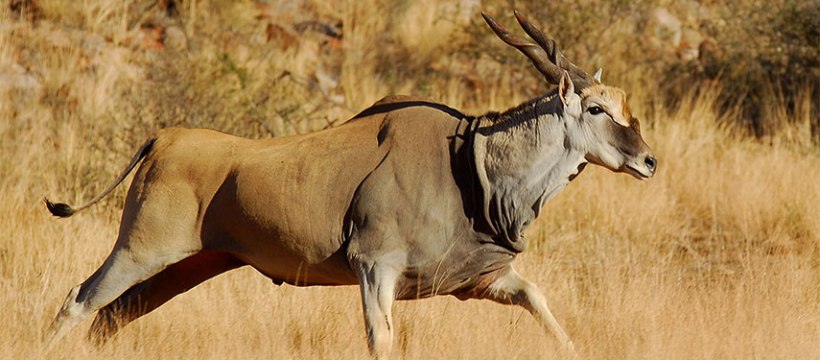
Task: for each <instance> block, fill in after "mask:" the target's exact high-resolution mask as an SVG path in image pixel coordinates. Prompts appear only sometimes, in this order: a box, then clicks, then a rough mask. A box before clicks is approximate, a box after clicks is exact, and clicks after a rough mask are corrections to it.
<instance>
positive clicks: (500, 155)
mask: <svg viewBox="0 0 820 360" xmlns="http://www.w3.org/2000/svg"><path fill="white" fill-rule="evenodd" d="M483 16H484V19H485V20H486V21H487V23H488V24H489V26H490V27H491V28H492V30H493V31H494V32H495V33H496V34H497V35H498V36H499V37H500V38H501V39H502V40H503V41H504V42H506V43H507V44H509V45H511V46H513V47H515V48H516V49H518V50H520V51H521V52H523V53H524V54H525V55H526V56H527V57H528V58H529V59H530V60H531V61H532V63H533V64H534V65H535V67H536V68H537V69H538V70H539V72H540V73H541V74H543V76H544V77H545V78H546V80H547V81H548V82H549V83H551V84H554V85H557V86H556V88H555V89H554V90H552V91H549V92H547V93H546V94H545V95H543V96H539V97H536V98H534V99H532V100H530V101H527V102H526V103H524V104H521V105H520V106H518V107H515V108H513V109H510V110H508V111H505V112H502V113H496V112H491V113H487V114H485V115H481V116H467V115H464V114H462V113H461V112H459V111H457V110H455V109H452V108H450V107H448V106H445V105H442V104H438V103H435V102H431V101H427V100H424V99H420V98H414V97H404V96H394V97H387V98H385V99H383V100H381V101H379V102H377V103H376V104H374V105H373V106H372V107H370V108H368V109H366V110H364V111H362V112H361V113H360V114H358V115H357V116H355V117H354V118H353V119H351V120H350V121H348V122H347V123H345V124H344V125H341V126H338V127H336V128H332V129H328V130H324V131H320V132H316V133H312V134H307V135H298V136H288V137H278V138H273V139H264V140H249V139H244V138H239V137H235V136H231V135H227V134H223V133H219V132H216V131H211V130H202V129H178V128H172V129H163V130H159V131H157V132H156V133H154V134H153V135H152V136H151V137H150V138H149V139H148V140H147V141H146V142H145V143H144V144H143V145H142V147H141V148H140V149H139V150H138V151H137V153H136V155H135V156H134V158H133V159H132V160H131V162H130V164H128V166H127V167H126V168H125V169H124V171H123V172H122V174H121V175H120V176H119V178H118V179H116V181H115V182H114V183H113V184H112V185H111V186H110V187H108V188H107V189H106V190H105V191H103V192H102V193H101V194H99V195H98V196H96V197H95V198H93V199H92V200H90V201H89V202H88V203H86V204H85V205H82V206H79V207H76V208H73V207H71V206H70V205H67V204H59V203H58V204H55V203H52V202H50V201H48V200H46V205H47V206H48V209H49V211H51V213H52V214H54V215H56V216H60V217H68V216H71V215H72V214H74V213H76V212H78V211H80V210H83V209H85V208H87V207H89V206H90V205H93V204H94V203H96V202H98V201H99V200H100V199H102V198H103V197H104V196H106V195H107V194H108V193H110V192H111V191H112V190H113V189H114V187H116V186H117V185H119V184H120V183H121V182H122V181H123V180H124V179H125V177H126V176H127V175H128V174H129V173H130V172H131V171H132V170H134V168H136V167H137V165H138V164H140V163H141V165H140V166H139V169H137V171H136V175H135V176H134V179H133V181H132V183H131V187H130V189H129V191H128V194H127V198H126V202H125V207H124V209H123V214H122V223H121V226H120V231H119V236H118V238H117V241H116V244H115V245H114V248H113V250H112V251H111V253H110V255H109V256H108V258H106V259H105V261H104V262H103V264H102V265H101V266H100V268H99V269H97V271H95V272H94V273H93V274H92V275H91V276H90V277H89V278H88V279H86V280H85V281H84V282H82V283H81V284H79V285H77V286H76V287H74V288H73V289H71V291H70V292H69V294H68V296H67V298H66V299H65V302H64V304H63V306H62V308H61V309H60V311H59V313H58V314H57V316H56V318H55V319H54V321H53V323H52V324H51V326H50V328H49V331H48V333H47V334H46V339H47V340H48V341H49V342H53V341H54V340H56V339H58V338H60V337H61V336H62V335H64V334H65V333H66V332H67V331H68V330H69V329H71V328H72V327H73V326H74V325H76V324H77V323H78V322H80V321H81V320H83V319H84V318H86V317H88V316H89V315H91V314H92V313H93V312H95V311H96V312H97V314H96V317H95V319H94V321H93V323H92V325H91V330H90V332H89V334H90V336H92V337H93V338H95V339H105V338H106V337H109V336H111V335H113V334H114V333H116V331H117V330H118V328H120V327H121V326H123V325H125V324H127V323H129V322H130V321H133V320H135V319H137V318H139V317H140V316H143V315H145V314H146V313H148V312H150V311H152V310H154V309H156V308H157V307H159V306H161V305H162V304H163V303H165V302H166V301H168V300H169V299H171V298H173V297H174V296H176V295H179V294H181V293H183V292H185V291H187V290H189V289H191V288H192V287H194V286H197V285H198V284H200V283H202V282H203V281H205V280H207V279H209V278H211V277H214V276H216V275H218V274H221V273H223V272H226V271H228V270H231V269H235V268H238V267H241V266H245V265H249V266H251V267H253V268H255V269H256V270H258V271H259V272H260V273H262V274H264V275H265V276H267V277H269V278H270V279H272V280H273V282H274V283H275V284H277V285H279V284H282V283H288V284H292V285H296V286H311V285H359V286H360V288H361V299H362V305H363V309H364V320H365V328H366V331H367V338H368V345H369V348H370V351H371V353H372V354H373V355H374V356H376V357H381V356H384V355H387V354H389V352H390V349H391V346H392V343H393V332H394V329H395V328H394V326H393V318H392V314H391V311H392V307H393V302H394V301H395V300H410V299H419V298H426V297H431V296H435V295H453V296H455V297H457V298H459V299H489V300H492V301H495V302H498V303H502V304H515V305H520V306H522V307H524V308H526V309H527V310H529V311H530V312H531V313H532V314H533V316H534V317H535V318H536V319H537V320H538V322H539V323H540V324H541V325H542V326H543V327H544V328H545V329H546V330H547V331H548V332H550V333H551V334H552V335H553V336H555V337H556V338H557V340H558V341H559V342H560V343H561V344H562V345H563V346H564V348H566V350H567V351H569V352H571V353H574V350H573V345H572V342H571V341H570V339H569V337H568V336H567V334H566V333H565V332H564V330H563V329H562V328H561V326H559V324H558V321H556V319H555V317H554V316H553V315H552V314H551V313H550V310H549V309H548V308H547V302H546V299H545V298H544V296H543V295H542V294H541V293H540V291H539V290H538V289H537V287H536V286H535V285H534V284H533V283H532V282H529V281H527V280H525V279H524V278H523V277H521V276H520V275H519V274H518V273H517V272H516V271H515V270H514V268H513V266H512V262H513V260H514V259H515V257H516V255H518V254H519V253H521V252H522V251H524V250H525V248H526V244H525V242H524V238H523V236H522V234H523V233H524V230H525V229H526V228H527V225H529V224H530V223H531V222H532V221H533V220H534V219H535V218H536V217H537V216H538V215H539V213H540V211H541V208H542V206H543V205H544V203H545V202H546V201H548V200H549V199H550V198H551V197H553V196H554V195H555V194H556V193H557V192H558V191H560V190H561V189H562V188H564V187H565V186H566V185H567V184H569V182H570V181H572V179H573V178H574V177H575V176H577V175H578V174H579V173H580V172H581V170H583V168H584V166H585V165H586V164H587V163H592V164H595V165H600V166H603V167H605V168H607V169H609V170H612V171H614V172H624V173H628V174H630V175H632V176H634V177H636V178H639V179H646V178H649V177H652V175H653V174H654V173H655V169H656V167H657V162H656V160H655V157H654V156H653V155H652V151H651V150H650V148H649V146H647V144H646V143H645V142H644V140H643V138H642V137H641V133H640V127H639V125H638V120H637V119H635V118H634V117H633V116H632V115H631V113H630V111H629V107H628V106H627V103H626V95H625V93H624V91H622V90H620V89H618V88H614V87H611V86H607V85H604V84H602V83H601V79H600V71H599V72H598V73H596V74H595V75H594V76H590V75H589V74H588V73H586V72H584V71H583V70H581V69H580V68H578V67H576V66H575V65H574V64H572V63H571V62H569V61H568V60H567V59H566V58H565V57H564V56H563V55H562V54H561V52H560V51H559V49H558V46H557V45H556V43H555V41H554V40H551V39H549V38H547V37H546V36H545V35H544V34H543V33H542V32H541V31H540V30H539V29H538V28H536V27H534V26H533V25H532V24H531V23H529V22H528V21H527V20H526V19H525V18H524V17H523V16H521V14H519V13H517V12H516V18H517V19H518V22H519V23H520V25H521V26H522V27H523V29H524V30H525V32H526V33H527V34H528V35H529V36H530V37H531V38H532V39H533V40H534V41H535V43H532V42H530V41H528V40H526V39H524V38H521V37H518V36H516V35H512V34H510V33H509V32H508V31H507V30H505V29H504V28H503V27H502V26H501V25H499V24H498V23H496V22H495V21H494V20H493V19H492V18H491V17H489V16H487V15H486V14H483ZM443 269H446V271H445V270H443Z"/></svg>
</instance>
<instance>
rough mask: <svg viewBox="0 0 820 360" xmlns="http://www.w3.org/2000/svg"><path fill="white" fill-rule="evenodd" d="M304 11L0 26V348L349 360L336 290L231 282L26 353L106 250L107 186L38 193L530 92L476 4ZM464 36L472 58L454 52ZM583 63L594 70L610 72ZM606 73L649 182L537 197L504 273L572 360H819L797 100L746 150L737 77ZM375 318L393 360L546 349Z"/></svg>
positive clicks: (427, 308) (610, 181)
mask: <svg viewBox="0 0 820 360" xmlns="http://www.w3.org/2000/svg"><path fill="white" fill-rule="evenodd" d="M134 4H140V2H135V3H134ZM263 4H264V3H263ZM300 4H301V5H278V4H274V5H266V6H262V5H259V4H258V3H245V2H240V3H228V4H222V3H207V2H205V3H200V2H197V1H190V2H188V1H186V2H182V3H181V5H179V11H180V13H181V15H180V16H179V17H178V18H173V17H172V18H166V17H163V16H159V15H156V19H154V20H150V21H149V20H146V19H145V16H143V14H156V11H154V10H150V9H149V10H142V9H141V8H138V6H137V5H130V4H129V5H115V4H114V3H111V2H104V1H86V2H68V1H51V2H42V3H41V4H40V8H41V12H42V14H41V15H39V16H40V17H39V19H38V20H36V21H35V22H34V23H32V22H30V21H27V20H24V19H23V20H21V19H15V16H14V13H13V12H11V11H10V10H8V9H5V10H2V11H1V12H0V20H2V21H0V25H2V27H0V90H2V92H0V199H2V203H3V205H2V206H0V294H2V295H0V319H2V322H3V326H2V327H0V358H8V359H22V358H85V359H97V358H99V359H103V358H125V359H128V358H162V359H164V358H203V359H205V358H212V359H223V358H236V359H238V358H363V357H366V356H367V348H366V340H365V335H364V326H363V323H362V315H361V310H360V308H361V306H360V301H359V297H358V291H357V289H356V288H353V287H347V288H306V289H304V288H294V287H289V286H282V287H276V286H274V285H273V284H271V283H270V281H268V280H266V278H264V277H263V276H261V275H259V274H257V273H255V272H254V271H253V270H251V269H247V268H246V269H240V270H237V271H233V272H231V273H228V274H225V275H223V276H220V277H218V278H216V279H213V280H211V281H209V282H207V283H205V284H203V285H201V286H199V287H197V288H195V289H193V290H191V291H190V292H188V293H186V294H183V295H181V296H179V297H178V298H176V299H174V300H172V301H170V302H169V303H168V304H166V305H165V306H163V307H161V308H160V309H158V310H157V311H155V312H153V313H151V314H149V315H147V316H145V317H144V318H142V319H140V320H138V321H136V322H135V323H133V324H131V325H130V326H129V327H126V328H125V329H124V330H123V331H122V332H121V333H120V335H119V336H118V337H116V338H115V339H114V340H113V341H112V342H110V343H109V344H107V345H105V346H103V347H102V348H95V347H94V346H92V345H91V344H89V343H87V342H86V341H85V339H84V330H85V328H87V326H88V325H89V321H86V322H85V323H83V324H82V325H81V326H79V327H78V328H77V329H76V330H74V331H73V332H71V333H70V334H69V335H68V336H67V337H66V338H65V339H64V340H63V341H62V342H61V343H59V344H58V345H57V346H56V347H55V348H54V349H52V350H49V351H45V350H43V349H41V347H40V343H39V338H40V336H41V335H42V333H43V332H44V330H45V328H46V327H47V324H48V322H50V320H51V318H52V317H53V316H54V314H55V313H56V311H57V310H58V308H59V306H60V304H61V302H62V301H63V299H64V296H65V294H66V293H67V292H68V290H69V289H70V288H71V287H72V286H74V285H76V284H77V283H79V282H81V281H82V280H83V279H85V278H86V277H87V276H88V275H90V274H91V273H92V272H93V271H94V269H96V268H97V267H98V266H99V264H100V263H101V262H102V260H103V259H104V258H105V256H106V255H107V253H108V251H110V248H111V246H112V245H113V241H114V238H115V236H116V229H117V226H118V221H119V211H120V209H121V208H122V202H123V198H124V196H123V194H124V188H125V187H123V188H121V189H118V190H117V191H116V192H115V194H114V195H113V196H111V197H110V198H109V199H107V200H106V201H104V202H102V203H101V204H100V205H98V206H97V207H95V208H93V209H91V210H89V211H88V212H85V213H83V214H81V215H78V216H76V217H73V218H71V219H67V220H57V219H54V218H52V217H51V216H50V215H49V214H48V213H47V211H46V210H45V207H44V206H43V204H42V198H43V197H44V196H50V197H53V198H56V199H59V200H61V201H68V202H72V203H77V202H80V201H78V200H82V199H88V198H89V197H90V196H92V195H93V194H96V193H97V192H98V191H100V190H101V189H102V188H103V187H104V186H106V185H107V184H108V183H109V181H111V179H113V177H114V176H115V174H116V173H117V172H118V171H119V170H120V169H121V168H122V166H124V164H125V163H126V162H127V161H128V159H129V158H130V156H131V154H132V152H133V151H134V149H135V148H136V146H138V144H140V143H141V141H142V138H143V137H144V136H145V134H147V133H149V132H150V131H152V130H154V129H156V128H158V127H162V126H169V125H182V126H192V127H193V126H202V127H210V128H216V129H221V130H223V131H228V132H231V133H235V134H239V135H244V136H249V137H268V136H278V135H281V134H290V133H301V132H307V131H313V130H317V129H321V128H323V127H327V126H333V125H334V124H336V123H339V122H343V121H344V119H346V118H348V117H349V116H350V115H351V114H353V113H355V112H357V111H358V110H361V109H362V108H363V107H365V106H367V105H368V104H369V103H372V102H373V101H375V100H377V99H378V98H379V97H381V96H384V95H387V94H389V93H413V94H422V95H424V96H428V97H431V98H433V99H435V100H438V101H441V102H444V103H447V104H449V105H451V106H454V107H458V108H462V109H465V110H467V111H469V112H473V113H477V112H481V111H487V110H501V109H504V108H506V107H510V106H513V105H516V104H517V103H518V102H520V101H522V100H524V99H526V98H527V97H529V96H532V95H534V94H535V93H537V91H539V90H538V89H539V86H541V87H543V85H542V84H540V82H539V81H540V80H539V79H537V78H535V77H534V76H533V74H532V73H531V72H530V71H529V70H528V67H527V64H526V62H525V60H523V59H519V60H515V61H517V62H513V63H505V62H504V61H507V60H505V59H506V58H500V57H499V56H496V55H495V54H496V53H505V54H506V53H509V54H510V55H515V56H517V54H516V53H515V52H514V50H512V49H509V48H506V47H504V46H503V45H500V44H497V45H491V44H493V43H492V42H490V41H489V40H488V39H491V38H487V39H485V38H483V37H480V38H476V36H477V35H474V34H472V33H471V32H484V33H485V35H489V31H488V30H487V29H486V28H485V27H483V26H484V25H482V24H480V23H478V22H477V21H476V19H477V18H478V11H479V10H480V8H479V7H476V8H471V9H467V10H464V9H460V8H452V6H449V5H447V4H442V3H440V2H437V1H422V2H418V3H399V5H392V6H386V5H384V4H383V3H381V2H375V3H373V4H370V3H368V4H363V3H362V2H358V1H343V2H340V3H338V4H337V5H335V7H334V8H332V9H330V10H326V9H324V7H323V6H320V5H319V4H316V3H313V2H310V1H307V2H303V3H300ZM402 4H403V5H402ZM4 6H5V5H4ZM493 9H495V8H493ZM496 10H498V11H499V12H500V11H501V9H500V8H499V9H496ZM637 10H640V9H637ZM637 10H636V11H637ZM382 12H383V13H385V14H387V15H391V16H377V15H379V14H381V13H382ZM462 12H464V13H465V14H464V15H463V16H462ZM260 14H261V15H260ZM300 14H301V15H300ZM152 16H154V15H152ZM300 16H301V17H300ZM431 18H433V19H438V20H436V21H431ZM441 18H444V19H450V20H451V21H446V22H442V21H440V19H441ZM316 19H318V20H321V22H324V23H327V24H334V22H335V21H341V22H342V23H343V31H344V36H343V38H342V39H341V40H339V39H336V38H334V37H332V36H327V35H322V34H317V32H315V31H313V32H311V31H306V32H294V31H292V30H289V29H292V28H294V27H295V26H294V24H298V23H303V22H304V21H307V20H316ZM453 19H454V20H453ZM506 19H507V20H509V18H508V17H507V18H506ZM388 20H389V21H388ZM548 20H549V19H540V22H541V23H547V22H548ZM148 23H150V24H154V25H150V24H149V25H150V26H149V25H146V24H148ZM271 24H272V25H274V26H272V27H271V26H269V25H271ZM277 26H278V27H281V28H282V29H285V30H286V31H284V32H283V31H280V30H277ZM158 28H162V29H164V30H163V31H164V33H165V35H163V36H164V37H161V40H162V41H161V42H160V45H161V48H157V44H156V42H152V41H153V40H152V39H153V38H152V36H153V35H152V34H153V33H152V31H156V30H155V29H158ZM477 29H480V31H479V30H477ZM462 30H463V31H465V33H464V34H462V33H459V31H462ZM553 30H554V31H562V30H559V29H553ZM565 31H571V30H569V29H566V30H565ZM180 34H182V37H180ZM294 34H295V35H294ZM437 34H444V35H440V36H436V35H437ZM445 35H446V36H445ZM288 36H295V37H288ZM481 36H484V35H481ZM422 38H423V39H425V41H420V40H419V39H422ZM567 38H571V35H567ZM479 40H480V41H481V44H484V41H486V44H487V45H486V46H484V45H482V46H484V47H483V48H480V49H479V50H480V51H478V52H477V53H475V54H474V53H468V52H470V51H475V46H473V47H470V46H468V45H469V44H475V41H479ZM174 41H176V42H177V43H174ZM289 41H291V42H294V43H293V44H290V43H289ZM289 44H290V45H289ZM461 49H464V50H463V51H462V50H461ZM504 56H507V55H504ZM515 56H511V57H510V58H511V59H517V58H516V57H515ZM589 58H590V59H598V58H602V59H604V60H605V61H606V62H604V60H601V62H603V63H604V64H607V63H611V64H612V68H614V69H623V68H625V66H624V63H625V62H628V61H629V60H628V59H625V58H623V57H615V56H613V57H612V58H607V57H606V56H604V55H601V54H596V55H591V56H590V57H589ZM397 59H403V60H401V61H400V62H397V61H399V60H397ZM575 62H576V63H578V64H579V65H582V66H585V67H590V68H591V67H592V66H595V65H601V63H599V62H598V60H593V61H591V62H593V63H588V62H587V61H585V60H584V59H577V60H576V61H575ZM607 68H609V67H607ZM590 70H592V69H590ZM328 79H330V80H328ZM604 79H605V80H607V79H612V80H611V83H612V84H614V85H620V86H623V87H624V88H625V89H626V90H627V92H629V93H630V94H631V98H630V103H631V104H632V106H633V110H634V111H633V112H635V113H636V114H637V115H638V116H639V118H641V119H642V121H643V124H644V128H645V130H644V133H645V135H644V137H645V138H646V140H647V142H648V143H649V144H650V145H651V146H653V148H654V149H655V152H656V155H657V157H658V159H659V160H660V170H659V172H658V174H657V176H656V177H655V178H653V179H652V180H650V181H647V182H638V181H635V180H634V179H632V178H631V177H628V176H625V175H614V174H611V173H609V172H607V171H606V170H602V169H599V168H590V169H589V170H587V171H586V172H585V173H584V175H583V176H581V177H580V178H579V179H578V180H576V181H575V182H573V183H572V185H570V186H569V187H568V188H567V189H566V190H564V191H563V192H562V193H561V194H559V195H558V196H557V197H556V198H555V199H554V200H553V201H552V202H550V203H549V204H547V205H546V208H545V210H544V212H543V215H542V216H541V218H540V219H539V220H538V222H537V223H536V224H535V225H533V226H532V227H531V229H530V230H529V234H528V238H529V239H531V240H530V243H531V247H530V249H529V250H528V251H527V252H526V253H525V254H523V255H522V256H521V257H520V259H519V260H517V261H518V268H519V272H521V273H522V274H524V275H525V276H527V277H528V278H530V279H531V280H533V281H535V282H536V283H537V284H538V285H539V286H540V287H541V288H542V289H543V290H544V292H545V293H546V294H547V298H548V299H549V300H550V306H551V308H552V309H553V311H554V313H555V314H556V316H557V317H558V319H559V321H560V322H561V323H562V324H563V325H564V327H565V329H566V330H567V331H568V333H569V334H570V336H571V337H572V338H573V340H574V341H575V344H576V346H577V348H578V351H579V353H580V354H581V355H582V357H584V358H591V359H643V358H646V359H750V358H755V359H770V358H774V359H816V358H820V347H818V346H817V344H820V217H818V216H817V214H820V180H818V179H820V150H818V148H817V147H816V145H812V144H811V141H810V138H811V134H810V133H811V121H813V120H812V119H815V118H816V115H815V113H816V111H817V105H818V104H817V103H816V102H815V101H814V100H813V99H815V98H814V97H813V96H814V95H812V94H808V95H803V96H795V97H789V98H781V99H776V98H775V99H774V100H770V101H769V105H767V106H768V108H767V109H769V110H768V111H767V114H779V115H778V116H780V117H781V118H782V119H781V120H779V121H778V124H780V125H778V126H779V127H780V130H779V131H778V132H777V133H775V134H774V135H771V136H767V137H765V138H757V139H756V138H750V137H748V136H746V135H744V134H747V133H748V131H747V129H745V128H743V127H742V126H741V125H737V124H743V123H744V121H745V118H743V116H744V115H743V112H741V111H732V110H731V109H729V110H727V107H726V106H724V104H723V103H721V100H720V99H721V95H723V94H724V93H723V92H724V91H726V90H721V89H726V88H731V87H735V88H736V87H737V84H731V85H732V86H725V85H726V84H720V83H719V82H718V83H710V85H708V86H706V85H704V86H703V87H699V88H698V90H700V91H691V92H688V93H685V95H682V96H681V97H680V98H679V99H678V101H675V102H671V103H670V102H669V101H667V99H664V98H662V97H661V95H660V94H658V93H657V92H656V91H655V90H656V89H659V88H660V86H659V84H657V83H655V82H657V81H659V80H658V79H652V78H649V79H647V78H644V77H641V76H640V75H639V74H635V73H632V72H624V73H617V72H616V73H611V74H609V73H607V70H606V69H605V75H604ZM653 81H654V82H653ZM334 82H335V83H334ZM540 91H543V90H540ZM795 103H797V104H799V106H797V107H796V108H797V109H798V111H794V109H795V107H794V104H795ZM787 105H788V106H787ZM787 108H788V109H787ZM783 109H787V110H783ZM394 314H395V316H396V324H397V335H396V344H395V348H396V349H397V351H396V352H397V353H398V355H399V357H401V358H408V359H417V358H418V359H422V358H424V359H427V358H523V359H527V358H544V357H546V358H551V357H556V356H559V354H558V353H557V352H556V351H557V345H556V344H555V343H554V342H553V341H552V340H551V339H550V338H549V337H548V336H546V335H545V334H543V332H542V331H541V329H540V328H539V327H538V326H537V324H536V323H535V321H533V319H531V317H530V316H529V315H528V314H526V313H525V312H524V311H522V310H520V309H517V308H512V307H505V306H501V305H497V304H492V303H489V302H480V301H467V302H460V301H458V300H455V299H452V298H436V299H429V300H422V301H413V302H401V303H398V304H397V306H396V309H395V311H394Z"/></svg>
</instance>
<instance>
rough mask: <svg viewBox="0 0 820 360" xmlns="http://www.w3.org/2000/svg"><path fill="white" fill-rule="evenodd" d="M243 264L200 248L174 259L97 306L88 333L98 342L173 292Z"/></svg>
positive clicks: (228, 255) (184, 290) (186, 288)
mask: <svg viewBox="0 0 820 360" xmlns="http://www.w3.org/2000/svg"><path fill="white" fill-rule="evenodd" d="M242 265H244V263H242V262H241V261H240V260H238V259H237V258H236V257H234V256H233V255H231V254H228V253H224V252H215V251H202V252H199V253H197V254H195V255H192V256H190V257H188V258H185V259H184V260H182V261H180V262H178V263H175V264H173V265H171V266H168V267H167V268H165V270H162V271H161V272H160V273H159V274H156V275H154V276H153V277H151V278H150V279H148V280H145V281H143V282H141V283H139V284H137V285H134V286H132V287H131V288H130V289H128V291H126V292H125V293H123V294H122V295H120V297H119V298H117V299H116V300H115V301H114V302H112V303H110V304H108V305H106V306H105V307H104V308H102V309H100V311H99V312H98V313H97V316H96V317H95V318H94V323H93V324H92V325H91V328H90V329H89V331H88V336H89V338H91V339H92V340H95V341H98V342H99V343H102V342H104V341H105V340H107V339H108V338H110V337H111V336H113V335H114V334H116V333H117V331H118V330H119V329H120V328H121V327H123V326H125V325H127V324H128V323H130V322H131V321H134V320H136V319H137V318H139V317H141V316H143V315H145V314H147V313H149V312H151V311H153V310H154V309H156V308H157V307H159V306H160V305H162V304H164V303H165V302H167V301H168V300H171V298H173V297H174V296H177V295H179V294H182V293H184V292H186V291H188V290H190V289H192V288H193V287H195V286H197V285H199V284H200V283H202V282H203V281H205V280H208V279H210V278H212V277H214V276H217V275H219V274H221V273H223V272H226V271H229V270H233V269H235V268H238V267H240V266H242Z"/></svg>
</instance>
